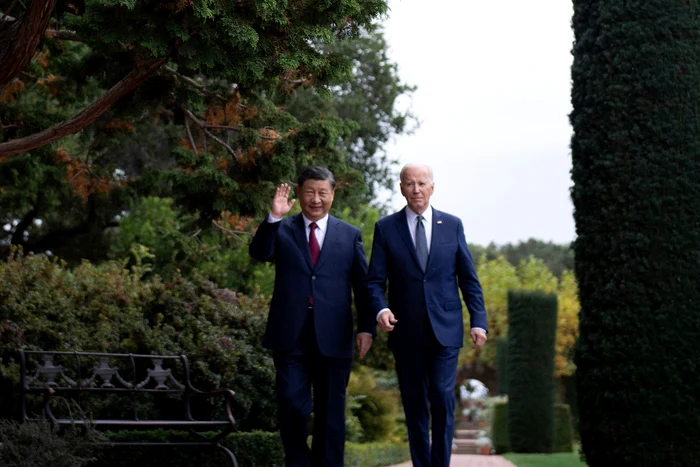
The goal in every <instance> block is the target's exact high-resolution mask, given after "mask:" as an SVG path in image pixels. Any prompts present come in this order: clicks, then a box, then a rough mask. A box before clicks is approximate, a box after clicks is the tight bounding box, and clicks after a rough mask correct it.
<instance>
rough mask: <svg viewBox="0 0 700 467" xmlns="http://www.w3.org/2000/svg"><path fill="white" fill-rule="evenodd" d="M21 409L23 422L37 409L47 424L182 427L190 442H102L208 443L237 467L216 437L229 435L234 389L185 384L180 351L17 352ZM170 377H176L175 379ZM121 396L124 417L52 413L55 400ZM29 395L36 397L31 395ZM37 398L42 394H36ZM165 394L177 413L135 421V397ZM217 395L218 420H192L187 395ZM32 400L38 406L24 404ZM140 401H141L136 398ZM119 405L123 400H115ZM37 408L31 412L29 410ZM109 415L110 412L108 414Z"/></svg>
mask: <svg viewBox="0 0 700 467" xmlns="http://www.w3.org/2000/svg"><path fill="white" fill-rule="evenodd" d="M19 358H20V387H21V389H20V390H21V404H22V407H21V410H22V417H23V419H24V420H25V421H31V420H35V419H37V418H38V414H37V413H36V412H43V413H44V414H45V416H46V417H47V418H48V419H49V420H50V421H51V423H52V424H54V425H57V426H61V425H81V424H82V425H91V426H94V427H95V428H108V429H113V430H142V429H151V428H163V429H178V430H187V431H188V432H190V434H191V435H192V438H193V439H192V441H178V442H170V441H164V442H137V441H129V442H112V441H109V442H104V443H96V444H102V445H108V446H117V445H138V446H145V445H159V446H164V445H167V446H211V447H215V448H218V449H221V450H223V451H224V452H225V453H226V455H227V456H228V458H229V459H230V460H231V462H232V463H233V466H234V467H237V466H238V463H237V461H236V457H235V456H234V454H233V453H232V452H231V451H230V450H229V449H228V448H227V447H226V446H224V445H223V444H221V441H222V440H223V439H224V438H225V437H226V435H228V434H229V433H231V432H232V431H233V429H234V427H235V424H236V421H235V420H234V418H233V413H232V410H231V404H232V401H233V397H234V392H233V391H231V390H221V391H214V392H202V391H200V390H198V389H196V388H194V387H193V386H192V384H191V382H190V371H189V365H188V362H187V358H186V357H185V356H184V355H135V354H112V353H94V352H54V351H29V350H23V351H20V355H19ZM176 375H178V376H181V379H180V380H178V379H177V378H176ZM111 394H115V395H121V396H127V397H128V398H129V399H130V402H129V403H128V405H129V406H130V407H129V408H130V410H129V412H130V413H129V415H128V416H123V415H124V414H123V412H122V413H120V414H119V416H111V417H109V418H100V417H96V418H95V419H92V418H90V419H84V418H80V417H77V418H76V417H75V416H70V415H69V416H64V415H62V414H56V413H55V412H56V407H55V405H56V404H55V403H54V401H56V400H57V398H59V397H61V398H67V399H71V400H76V401H77V402H78V405H79V406H80V405H81V399H84V398H87V397H98V398H99V397H104V396H107V395H111ZM35 395H38V397H37V396H35ZM42 396H43V397H42ZM144 396H145V397H148V398H149V399H156V398H168V399H169V402H171V404H170V405H171V406H172V405H173V404H172V402H174V406H175V407H179V410H181V412H180V413H179V414H173V413H172V412H173V410H169V411H168V415H169V416H173V415H174V417H173V419H158V420H153V419H141V418H140V417H139V412H140V411H141V409H143V407H141V408H140V407H139V404H138V403H137V400H139V399H142V398H143V397H144ZM195 397H197V398H222V399H223V402H224V414H225V416H224V417H222V418H223V420H198V419H195V418H194V417H193V416H192V413H193V411H192V407H193V404H192V401H193V398H195ZM32 399H38V400H37V401H36V402H37V403H38V405H39V406H40V407H35V406H32V405H31V404H30V402H32ZM141 402H143V401H141ZM120 405H121V406H122V407H123V404H120ZM32 408H36V409H37V410H36V411H35V412H33V413H31V412H32V411H31V409H32ZM111 415H113V414H111Z"/></svg>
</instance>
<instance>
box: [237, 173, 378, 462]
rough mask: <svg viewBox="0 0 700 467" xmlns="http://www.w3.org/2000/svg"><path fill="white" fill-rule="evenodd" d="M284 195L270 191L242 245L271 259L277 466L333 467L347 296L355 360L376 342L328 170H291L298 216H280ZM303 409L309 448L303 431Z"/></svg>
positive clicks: (347, 353) (358, 262) (348, 345)
mask: <svg viewBox="0 0 700 467" xmlns="http://www.w3.org/2000/svg"><path fill="white" fill-rule="evenodd" d="M289 193H290V188H289V186H288V185H286V184H282V185H280V186H279V187H278V188H277V191H276V193H275V196H274V199H273V201H272V209H271V211H270V214H269V216H268V218H267V220H266V221H265V222H263V223H262V225H260V227H258V231H257V233H256V234H255V237H254V238H253V241H252V242H251V244H250V248H249V253H250V256H252V257H253V258H255V259H257V260H260V261H274V262H275V287H274V292H273V295H272V302H271V304H270V314H269V316H268V319H267V328H266V330H265V337H264V339H263V345H264V346H265V347H266V348H268V349H271V350H272V351H273V358H274V362H275V369H276V390H277V404H278V422H279V429H280V435H281V437H282V443H283V445H284V452H285V465H286V466H288V467H292V466H293V467H309V466H312V467H342V466H343V455H344V446H345V392H346V388H347V384H348V379H349V377H350V367H351V363H352V356H353V316H352V309H351V289H352V291H353V292H354V297H355V305H356V308H357V313H358V334H357V338H356V341H357V346H358V348H359V352H360V357H361V358H362V357H364V355H365V354H366V353H367V351H368V350H369V348H370V347H371V345H372V337H373V335H376V321H375V318H374V316H373V314H372V313H371V312H370V311H369V309H368V308H367V295H366V294H367V258H366V257H365V252H364V249H363V246H362V238H361V236H360V230H359V229H357V228H356V227H353V226H351V225H350V224H347V223H345V222H343V221H341V220H339V219H337V218H335V217H333V216H331V215H329V214H328V211H329V210H330V208H331V205H332V204H333V195H334V193H335V179H334V178H333V174H332V173H331V172H330V171H328V170H327V169H325V168H323V167H308V168H306V169H304V170H303V171H302V172H301V174H300V175H299V179H298V185H297V197H298V198H299V202H300V204H301V214H299V215H296V216H293V217H289V218H284V216H285V215H286V214H287V213H288V212H289V210H290V209H291V208H292V206H293V205H294V202H295V200H291V201H289V200H288V197H289ZM312 388H313V402H312ZM312 404H313V405H312ZM312 407H313V412H314V423H313V442H312V447H311V449H309V446H308V443H307V437H308V432H307V431H308V430H307V428H306V426H307V422H308V419H309V416H310V414H311V411H312Z"/></svg>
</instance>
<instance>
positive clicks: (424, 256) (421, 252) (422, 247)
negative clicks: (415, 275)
mask: <svg viewBox="0 0 700 467" xmlns="http://www.w3.org/2000/svg"><path fill="white" fill-rule="evenodd" d="M416 220H417V223H416V255H417V256H418V262H419V263H420V267H421V269H422V270H423V272H425V270H426V268H427V266H428V240H427V239H426V236H425V227H424V226H423V216H418V217H417V218H416Z"/></svg>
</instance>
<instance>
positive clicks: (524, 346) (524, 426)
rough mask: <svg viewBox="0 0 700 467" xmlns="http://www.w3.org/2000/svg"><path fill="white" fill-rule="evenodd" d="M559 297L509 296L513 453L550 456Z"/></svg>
mask: <svg viewBox="0 0 700 467" xmlns="http://www.w3.org/2000/svg"><path fill="white" fill-rule="evenodd" d="M556 330H557V296H556V295H554V294H545V293H543V292H532V291H509V292H508V369H507V374H508V435H509V438H510V446H511V448H512V449H513V451H515V452H552V441H553V440H552V437H553V435H554V408H553V407H554V341H555V339H556Z"/></svg>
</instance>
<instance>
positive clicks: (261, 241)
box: [248, 220, 282, 261]
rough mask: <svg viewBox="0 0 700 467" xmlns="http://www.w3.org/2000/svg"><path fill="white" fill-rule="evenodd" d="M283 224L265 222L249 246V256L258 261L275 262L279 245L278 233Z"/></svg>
mask: <svg viewBox="0 0 700 467" xmlns="http://www.w3.org/2000/svg"><path fill="white" fill-rule="evenodd" d="M281 224H282V222H281V221H280V222H268V221H267V220H265V221H263V223H262V224H260V226H259V227H258V231H257V232H255V236H254V237H253V241H252V242H250V245H249V246H248V254H250V256H251V258H254V259H257V260H258V261H274V260H275V253H276V251H275V250H276V245H277V232H279V229H280V225H281Z"/></svg>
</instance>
